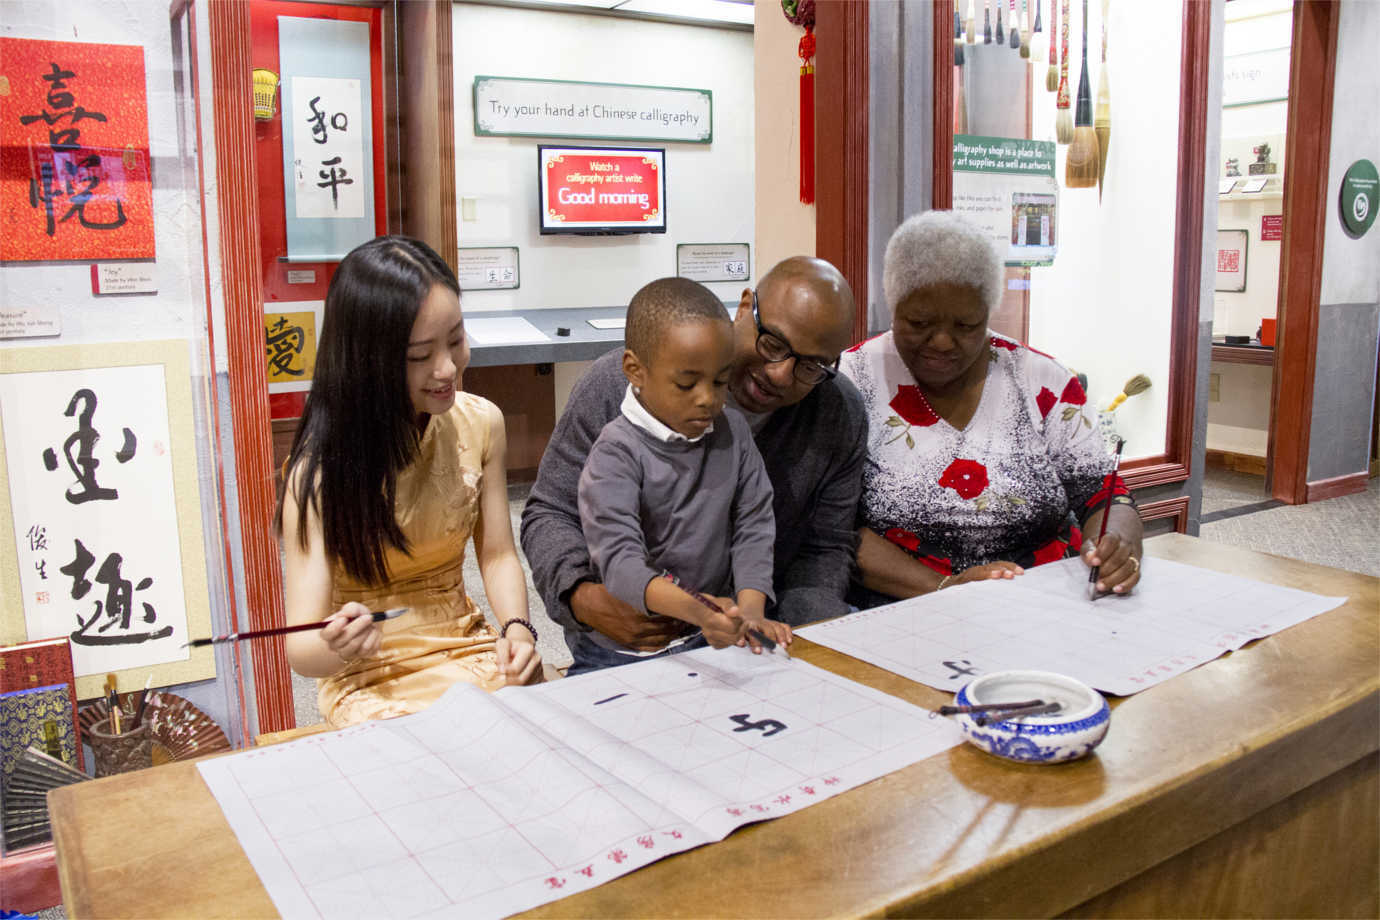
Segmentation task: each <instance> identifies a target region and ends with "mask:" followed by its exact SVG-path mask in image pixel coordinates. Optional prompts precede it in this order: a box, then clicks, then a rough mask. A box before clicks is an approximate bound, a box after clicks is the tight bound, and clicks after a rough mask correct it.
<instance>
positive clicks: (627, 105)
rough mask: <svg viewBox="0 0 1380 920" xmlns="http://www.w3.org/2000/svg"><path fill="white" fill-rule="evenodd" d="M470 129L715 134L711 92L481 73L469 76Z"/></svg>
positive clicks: (536, 133)
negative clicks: (471, 100) (471, 84)
mask: <svg viewBox="0 0 1380 920" xmlns="http://www.w3.org/2000/svg"><path fill="white" fill-rule="evenodd" d="M474 133H475V135H476V136H479V137H485V136H488V137H513V136H516V137H579V138H606V139H608V140H619V141H682V142H684V143H689V144H708V143H710V142H712V141H713V140H714V94H713V93H711V92H710V91H709V90H707V89H685V88H678V87H671V86H634V85H628V84H623V83H577V82H573V81H569V80H528V79H523V78H519V77H489V76H483V75H480V76H476V77H475V78H474Z"/></svg>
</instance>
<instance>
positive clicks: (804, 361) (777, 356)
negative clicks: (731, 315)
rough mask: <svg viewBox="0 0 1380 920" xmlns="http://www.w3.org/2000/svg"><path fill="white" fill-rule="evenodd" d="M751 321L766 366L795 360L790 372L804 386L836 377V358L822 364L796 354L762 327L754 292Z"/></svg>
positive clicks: (837, 360) (784, 342)
mask: <svg viewBox="0 0 1380 920" xmlns="http://www.w3.org/2000/svg"><path fill="white" fill-rule="evenodd" d="M752 321H753V322H754V323H755V324H756V325H757V353H758V354H759V355H761V356H762V360H763V361H766V362H767V363H768V364H780V363H781V362H782V361H789V360H790V359H791V358H795V367H794V368H793V369H792V371H791V372H792V373H793V374H795V379H796V380H799V381H800V382H801V383H803V384H805V385H806V386H814V385H815V384H817V383H822V382H823V381H825V380H830V379H832V378H833V377H836V376H837V375H838V372H839V371H838V367H839V359H838V358H835V359H834V363H833V364H824V363H822V362H820V361H817V360H815V359H814V358H807V357H805V356H804V355H801V354H797V353H796V352H795V351H793V350H792V349H791V343H790V342H787V341H786V340H785V339H783V338H781V336H779V335H777V334H776V333H774V332H768V331H767V330H766V329H764V328H763V327H762V315H761V313H759V312H758V310H757V292H756V291H753V292H752Z"/></svg>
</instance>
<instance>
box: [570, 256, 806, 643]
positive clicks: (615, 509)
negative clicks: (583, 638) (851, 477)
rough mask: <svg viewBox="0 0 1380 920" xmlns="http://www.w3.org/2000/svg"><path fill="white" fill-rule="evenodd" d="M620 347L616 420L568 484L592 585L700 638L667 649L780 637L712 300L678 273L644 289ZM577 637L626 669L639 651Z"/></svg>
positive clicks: (745, 430) (753, 485) (761, 473)
mask: <svg viewBox="0 0 1380 920" xmlns="http://www.w3.org/2000/svg"><path fill="white" fill-rule="evenodd" d="M626 342H627V348H626V349H625V350H624V352H623V373H624V376H625V377H626V378H627V380H628V388H627V391H626V392H625V394H624V398H623V402H622V405H621V411H620V414H619V415H618V416H617V417H616V418H614V419H613V420H612V421H610V422H609V423H608V424H607V425H605V426H604V428H603V430H602V431H601V432H600V434H599V437H598V439H597V440H596V441H595V442H594V446H593V447H592V448H591V449H590V453H589V457H588V459H587V460H586V462H585V465H584V469H583V471H582V472H581V474H580V480H579V493H578V494H579V510H580V522H581V526H582V528H583V530H584V535H585V539H586V541H587V542H588V545H589V551H590V558H591V560H592V561H593V563H594V566H595V567H596V569H597V570H598V573H599V576H600V578H601V579H602V581H603V583H604V584H605V585H606V586H607V587H608V589H609V591H610V592H611V593H612V594H613V595H614V596H615V597H617V598H618V599H619V600H622V601H623V602H624V603H626V604H629V605H630V606H632V607H635V608H637V609H638V610H640V611H642V612H643V613H645V614H648V615H662V616H668V617H674V618H675V619H678V620H683V621H685V622H687V623H690V624H692V625H694V626H697V627H699V629H700V630H701V631H702V634H703V639H700V634H698V633H692V634H691V635H689V636H685V637H682V638H681V639H679V640H677V642H675V643H673V644H672V646H671V648H674V649H675V650H677V651H680V650H684V649H688V648H692V647H695V646H698V645H702V644H703V642H704V641H708V643H709V644H710V645H712V646H714V647H715V648H723V647H725V646H728V645H735V644H737V645H743V644H749V645H751V647H752V648H753V650H754V651H757V652H760V651H761V643H760V642H759V641H758V635H759V634H760V635H764V636H766V637H767V638H769V639H771V640H773V641H776V642H780V643H788V642H789V641H790V638H791V631H790V627H789V626H786V625H785V624H784V623H778V622H776V621H774V620H768V619H766V605H767V603H768V602H769V601H770V600H772V599H773V594H772V546H773V544H774V542H775V539H776V527H775V518H774V515H773V511H772V488H771V482H770V480H769V479H768V478H767V474H766V470H765V468H764V467H763V465H762V458H761V456H760V455H759V454H758V452H757V447H756V444H755V443H754V442H753V438H752V432H751V430H750V429H749V427H748V424H747V421H746V420H745V419H744V418H743V417H742V415H741V414H739V413H737V412H736V411H732V410H729V411H727V412H725V411H724V399H725V394H726V392H727V386H728V376H729V372H730V370H731V366H732V362H733V339H732V330H731V324H730V323H729V320H728V315H727V313H725V311H724V308H723V305H722V303H720V301H719V299H718V298H717V297H716V296H715V295H714V294H713V292H711V291H710V290H709V289H708V288H706V287H704V286H703V285H701V284H699V283H697V282H694V281H690V280H688V279H685V278H663V279H660V280H658V281H653V282H652V283H650V284H648V285H646V286H645V287H643V288H642V289H641V290H639V291H638V292H637V294H635V295H634V296H633V299H632V302H631V303H630V304H629V306H628V320H627V329H626ZM663 574H670V575H672V576H674V577H676V578H677V579H678V580H679V582H680V584H682V585H684V586H686V588H688V589H690V592H704V593H705V594H708V595H710V597H709V598H707V600H708V601H709V602H710V603H705V601H704V600H702V599H700V598H697V597H696V596H695V595H694V594H693V593H690V592H687V591H686V590H682V589H681V588H680V587H678V586H677V585H676V584H675V583H673V582H672V581H671V580H670V579H668V578H663V577H662V576H663ZM710 604H713V605H714V607H717V608H719V609H718V610H715V609H714V607H711V606H710ZM754 632H755V634H754ZM590 638H591V639H592V640H593V641H594V642H595V643H597V644H599V645H601V646H603V648H604V649H605V650H607V651H609V652H612V653H615V654H616V655H617V656H618V657H620V658H626V659H627V660H628V661H634V660H637V658H639V657H642V656H644V655H646V654H648V653H645V652H643V653H639V652H637V651H635V650H633V649H631V648H628V647H626V646H622V645H619V644H618V643H617V642H615V641H614V640H612V639H610V638H608V637H606V636H604V635H602V634H599V633H592V634H591V636H590ZM676 646H680V647H679V648H676ZM663 653H664V650H663Z"/></svg>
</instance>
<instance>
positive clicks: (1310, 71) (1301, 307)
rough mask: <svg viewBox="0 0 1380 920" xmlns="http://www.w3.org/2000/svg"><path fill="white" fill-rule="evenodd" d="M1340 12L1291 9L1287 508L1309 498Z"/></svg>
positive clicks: (1281, 348) (1283, 369) (1276, 448)
mask: <svg viewBox="0 0 1380 920" xmlns="http://www.w3.org/2000/svg"><path fill="white" fill-rule="evenodd" d="M1340 13H1341V9H1340V3H1338V0H1312V2H1308V3H1295V4H1294V34H1293V44H1292V53H1291V54H1290V58H1289V121H1288V126H1287V128H1286V129H1285V130H1286V132H1287V133H1286V135H1285V141H1284V148H1285V153H1284V162H1285V163H1286V164H1287V166H1288V168H1287V169H1286V170H1285V173H1284V213H1285V214H1286V215H1287V219H1286V220H1285V221H1284V239H1283V240H1282V241H1281V242H1280V267H1279V304H1278V306H1277V308H1276V310H1277V313H1278V316H1279V324H1278V344H1277V346H1276V350H1275V374H1274V385H1273V392H1272V393H1271V399H1270V435H1269V447H1268V449H1267V451H1266V454H1267V459H1266V468H1267V471H1268V472H1267V475H1268V477H1269V479H1268V480H1267V482H1268V486H1269V489H1270V493H1271V494H1272V495H1273V496H1274V497H1275V498H1277V499H1279V500H1280V501H1283V502H1288V503H1289V504H1302V503H1304V502H1306V501H1307V500H1308V448H1309V443H1310V442H1309V431H1310V428H1311V427H1312V423H1313V375H1314V373H1315V371H1316V364H1317V353H1318V307H1319V301H1320V299H1321V296H1322V264H1323V235H1324V230H1325V228H1326V226H1327V215H1328V213H1329V212H1330V210H1331V209H1330V208H1329V207H1328V200H1327V167H1328V158H1329V154H1330V152H1331V147H1332V86H1333V80H1334V78H1335V75H1336V59H1337V20H1338V18H1339V16H1340Z"/></svg>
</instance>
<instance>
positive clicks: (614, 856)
mask: <svg viewBox="0 0 1380 920" xmlns="http://www.w3.org/2000/svg"><path fill="white" fill-rule="evenodd" d="M627 858H628V854H627V853H624V852H623V851H622V850H614V851H613V852H612V853H610V854H609V859H611V860H613V861H614V862H616V863H620V864H621V863H622V862H623V860H625V859H627Z"/></svg>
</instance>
